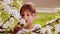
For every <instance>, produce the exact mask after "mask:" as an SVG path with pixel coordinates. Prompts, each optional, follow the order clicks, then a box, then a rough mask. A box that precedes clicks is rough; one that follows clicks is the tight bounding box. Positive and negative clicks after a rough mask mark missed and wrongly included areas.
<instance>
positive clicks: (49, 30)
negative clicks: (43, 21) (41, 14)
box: [46, 26, 52, 34]
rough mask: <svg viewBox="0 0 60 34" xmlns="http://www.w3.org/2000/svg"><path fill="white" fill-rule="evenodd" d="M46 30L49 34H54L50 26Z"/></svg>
mask: <svg viewBox="0 0 60 34" xmlns="http://www.w3.org/2000/svg"><path fill="white" fill-rule="evenodd" d="M46 30H47V33H48V34H52V31H51V29H50V27H49V26H46Z"/></svg>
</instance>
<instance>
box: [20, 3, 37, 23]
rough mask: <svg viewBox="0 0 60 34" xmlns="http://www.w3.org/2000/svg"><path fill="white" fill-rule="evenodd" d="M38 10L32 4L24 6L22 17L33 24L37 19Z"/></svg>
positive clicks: (21, 11) (21, 12)
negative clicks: (35, 18) (34, 19)
mask: <svg viewBox="0 0 60 34" xmlns="http://www.w3.org/2000/svg"><path fill="white" fill-rule="evenodd" d="M35 14H36V10H35V7H34V6H33V5H32V4H24V5H23V6H22V7H21V10H20V15H21V17H22V18H23V19H24V20H25V22H27V23H31V22H32V21H33V18H34V17H35Z"/></svg>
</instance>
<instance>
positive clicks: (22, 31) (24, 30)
mask: <svg viewBox="0 0 60 34" xmlns="http://www.w3.org/2000/svg"><path fill="white" fill-rule="evenodd" d="M28 32H29V30H27V29H24V28H23V29H22V30H20V31H18V32H17V33H16V34H22V33H28Z"/></svg>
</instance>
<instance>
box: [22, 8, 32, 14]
mask: <svg viewBox="0 0 60 34" xmlns="http://www.w3.org/2000/svg"><path fill="white" fill-rule="evenodd" d="M23 13H32V12H31V11H30V10H28V9H26V10H25V11H23Z"/></svg>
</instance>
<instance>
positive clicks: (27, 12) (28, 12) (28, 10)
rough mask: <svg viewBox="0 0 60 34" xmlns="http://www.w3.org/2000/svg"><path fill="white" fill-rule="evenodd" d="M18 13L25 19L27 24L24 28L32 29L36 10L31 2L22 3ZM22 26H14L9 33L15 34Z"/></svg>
mask: <svg viewBox="0 0 60 34" xmlns="http://www.w3.org/2000/svg"><path fill="white" fill-rule="evenodd" d="M20 15H21V17H22V18H23V19H24V20H25V22H26V23H27V24H28V25H27V26H26V27H25V29H32V28H33V27H34V26H33V19H34V18H35V16H36V10H35V7H34V5H33V4H24V5H23V6H22V7H21V10H20ZM22 28H23V26H22V27H21V28H19V27H17V26H16V27H15V28H14V32H11V34H16V33H17V32H18V31H19V30H21V29H22Z"/></svg>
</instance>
